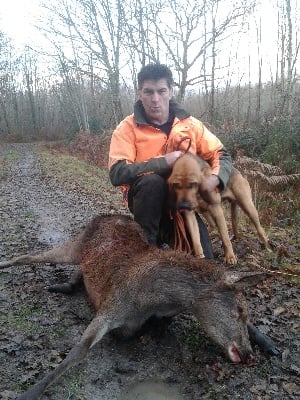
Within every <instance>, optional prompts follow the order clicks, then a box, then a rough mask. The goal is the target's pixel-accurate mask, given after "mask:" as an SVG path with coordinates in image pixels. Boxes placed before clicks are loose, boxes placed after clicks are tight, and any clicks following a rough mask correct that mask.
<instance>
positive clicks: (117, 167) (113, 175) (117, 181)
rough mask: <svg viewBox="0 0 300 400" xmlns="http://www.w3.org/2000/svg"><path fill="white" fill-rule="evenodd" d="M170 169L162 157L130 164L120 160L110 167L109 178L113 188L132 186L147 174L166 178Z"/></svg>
mask: <svg viewBox="0 0 300 400" xmlns="http://www.w3.org/2000/svg"><path fill="white" fill-rule="evenodd" d="M171 169H172V167H170V166H169V165H168V164H167V162H166V160H165V158H164V157H157V158H150V159H149V160H148V161H144V162H140V163H136V162H135V163H132V164H128V163H127V162H126V161H125V160H121V161H118V162H117V163H116V164H114V165H113V166H112V167H111V169H110V171H109V178H110V181H111V183H112V184H113V185H114V186H121V185H126V184H128V185H132V183H133V182H134V181H135V180H136V179H137V178H139V177H140V176H143V175H147V174H158V175H160V176H162V177H163V178H167V177H168V175H169V174H170V172H171Z"/></svg>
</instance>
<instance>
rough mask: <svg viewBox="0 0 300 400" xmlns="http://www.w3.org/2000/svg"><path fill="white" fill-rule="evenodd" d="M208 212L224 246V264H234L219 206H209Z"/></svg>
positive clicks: (222, 214)
mask: <svg viewBox="0 0 300 400" xmlns="http://www.w3.org/2000/svg"><path fill="white" fill-rule="evenodd" d="M208 210H209V212H210V213H211V215H212V217H213V219H214V220H215V222H216V225H217V227H218V229H219V232H220V236H221V240H222V243H223V246H224V253H225V257H224V261H225V263H226V264H236V263H237V258H236V256H235V255H234V252H233V248H232V244H231V241H230V238H229V234H228V229H227V224H226V220H225V216H224V213H223V210H222V207H221V204H209V206H208Z"/></svg>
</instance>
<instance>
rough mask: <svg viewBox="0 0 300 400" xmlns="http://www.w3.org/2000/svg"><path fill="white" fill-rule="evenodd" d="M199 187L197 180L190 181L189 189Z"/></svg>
mask: <svg viewBox="0 0 300 400" xmlns="http://www.w3.org/2000/svg"><path fill="white" fill-rule="evenodd" d="M197 187H198V184H197V182H190V183H189V184H188V189H195V188H197Z"/></svg>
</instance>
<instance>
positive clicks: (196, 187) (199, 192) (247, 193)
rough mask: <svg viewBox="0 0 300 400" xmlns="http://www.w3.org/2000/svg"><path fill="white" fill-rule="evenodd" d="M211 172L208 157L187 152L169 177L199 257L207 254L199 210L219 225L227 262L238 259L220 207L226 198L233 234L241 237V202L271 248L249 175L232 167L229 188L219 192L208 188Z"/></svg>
mask: <svg viewBox="0 0 300 400" xmlns="http://www.w3.org/2000/svg"><path fill="white" fill-rule="evenodd" d="M209 175H211V168H210V166H209V164H208V163H207V162H206V161H204V160H203V159H202V158H200V157H197V156H194V155H192V154H190V153H186V154H184V155H183V156H181V157H179V158H178V159H177V160H176V162H175V163H174V166H173V170H172V173H171V175H170V177H169V179H168V184H169V191H170V197H171V202H172V203H173V204H174V206H175V208H176V209H177V210H179V211H180V212H182V213H183V216H184V221H185V225H186V228H187V231H188V233H189V235H190V238H191V242H192V246H193V250H194V254H195V255H196V256H198V257H202V258H203V257H204V255H203V250H202V246H201V242H200V234H199V229H198V224H197V220H196V216H195V211H200V212H202V213H204V215H205V218H206V219H207V221H208V223H209V225H210V226H211V225H217V228H218V230H219V232H220V235H221V240H222V242H223V246H224V253H225V258H224V261H225V262H226V263H228V264H235V263H236V262H237V259H236V256H235V255H234V252H233V248H232V244H231V241H230V238H229V234H228V229H227V224H226V220H225V216H224V213H223V210H222V207H221V202H222V201H224V200H229V201H230V202H231V220H232V230H233V234H234V236H235V237H238V232H237V205H239V206H240V207H241V209H242V210H243V211H244V212H245V214H246V215H248V217H249V218H250V220H251V221H252V222H253V224H254V226H255V228H256V230H257V233H258V236H259V238H260V240H261V242H262V243H263V244H264V245H265V246H266V247H267V248H269V245H268V238H267V236H266V233H265V231H264V229H263V228H262V226H261V224H260V221H259V217H258V212H257V210H256V208H255V206H254V204H253V201H252V194H251V189H250V185H249V182H248V181H247V179H245V178H244V177H243V176H242V175H241V173H240V172H239V171H238V170H237V169H235V168H233V169H232V172H231V176H230V179H229V182H228V185H227V188H226V190H225V191H224V192H222V193H217V192H216V191H213V192H208V191H207V190H206V188H205V177H206V176H209ZM172 198H173V199H172Z"/></svg>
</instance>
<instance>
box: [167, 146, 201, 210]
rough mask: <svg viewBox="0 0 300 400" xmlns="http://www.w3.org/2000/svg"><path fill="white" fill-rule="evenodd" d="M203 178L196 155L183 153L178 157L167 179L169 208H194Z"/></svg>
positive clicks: (197, 201) (196, 204)
mask: <svg viewBox="0 0 300 400" xmlns="http://www.w3.org/2000/svg"><path fill="white" fill-rule="evenodd" d="M205 164H206V163H205ZM204 180H205V169H204V170H203V169H202V167H201V164H200V163H199V160H198V158H197V157H196V156H192V155H191V154H184V155H183V156H181V157H180V158H178V159H177V160H176V162H175V163H174V165H173V170H172V173H171V175H170V177H169V179H168V186H169V201H170V205H171V208H172V209H176V210H179V211H183V210H195V209H196V208H197V206H198V203H199V189H200V188H201V186H202V185H203V184H204Z"/></svg>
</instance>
